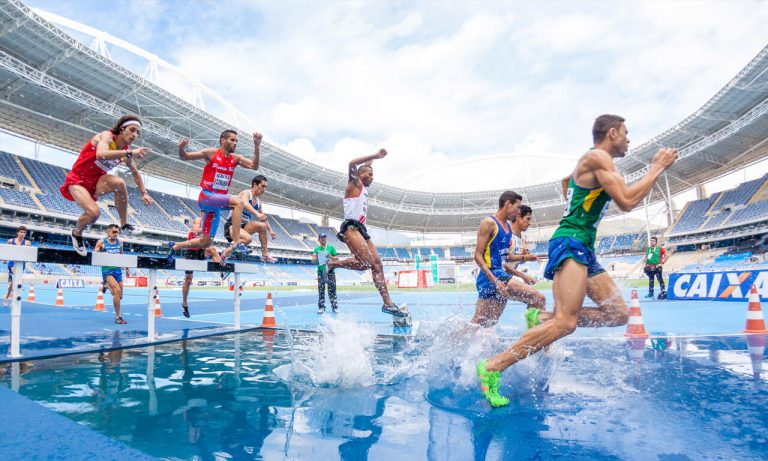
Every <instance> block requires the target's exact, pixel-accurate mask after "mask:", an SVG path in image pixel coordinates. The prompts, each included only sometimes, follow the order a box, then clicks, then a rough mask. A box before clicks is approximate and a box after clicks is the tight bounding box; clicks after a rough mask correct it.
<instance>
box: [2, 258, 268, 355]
mask: <svg viewBox="0 0 768 461" xmlns="http://www.w3.org/2000/svg"><path fill="white" fill-rule="evenodd" d="M38 250H41V251H38ZM41 256H42V257H41ZM0 259H5V260H7V261H13V262H14V263H15V264H14V267H13V269H12V270H13V290H12V294H13V300H12V301H11V344H10V348H9V352H8V356H9V357H12V358H17V357H21V346H20V344H21V296H22V293H21V290H22V282H23V280H22V279H23V276H24V272H23V271H21V270H19V266H20V264H21V263H36V262H47V263H72V264H85V265H91V266H115V267H121V268H125V267H127V268H130V269H137V268H139V269H147V270H148V271H149V275H148V277H147V288H148V295H147V341H148V342H154V341H155V340H156V339H157V333H156V328H155V315H154V310H155V297H156V296H157V295H156V293H157V291H156V290H157V269H158V268H161V269H169V270H181V271H202V272H220V271H222V270H227V267H222V268H220V269H217V268H216V267H217V266H213V267H214V269H209V262H208V261H198V260H190V259H182V258H179V259H176V260H174V262H173V263H172V264H171V263H167V262H166V261H165V260H163V258H162V257H160V258H158V257H154V258H153V257H145V256H137V255H125V254H109V253H91V255H90V258H88V257H81V256H79V255H77V254H76V253H74V252H73V251H64V252H61V251H56V252H54V251H53V250H49V249H41V248H39V247H32V246H30V247H28V246H17V245H3V244H0ZM89 259H90V260H89ZM147 260H149V261H147ZM210 264H213V263H210ZM228 267H232V265H231V264H230V265H228ZM258 270H259V267H258V266H257V265H256V264H245V263H234V270H233V271H232V272H233V273H234V283H235V290H234V300H233V303H234V316H235V325H234V327H235V329H238V330H239V329H240V328H241V324H240V295H241V293H240V274H241V273H251V274H253V273H258Z"/></svg>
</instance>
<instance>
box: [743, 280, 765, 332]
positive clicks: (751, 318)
mask: <svg viewBox="0 0 768 461" xmlns="http://www.w3.org/2000/svg"><path fill="white" fill-rule="evenodd" d="M744 333H768V330H766V329H765V319H764V318H763V308H762V307H760V296H758V294H757V287H755V285H752V288H750V289H749V310H748V311H747V327H746V328H744Z"/></svg>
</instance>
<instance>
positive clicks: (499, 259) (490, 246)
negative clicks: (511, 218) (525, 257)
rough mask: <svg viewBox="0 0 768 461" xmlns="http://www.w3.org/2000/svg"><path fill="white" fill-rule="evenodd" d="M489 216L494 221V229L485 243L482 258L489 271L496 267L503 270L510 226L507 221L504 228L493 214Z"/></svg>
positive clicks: (510, 236)
mask: <svg viewBox="0 0 768 461" xmlns="http://www.w3.org/2000/svg"><path fill="white" fill-rule="evenodd" d="M491 218H493V220H494V221H495V222H496V229H494V231H493V234H492V235H491V239H490V240H488V243H487V244H486V245H485V250H483V259H484V260H485V264H486V265H487V266H488V268H489V269H490V270H491V271H494V270H496V269H500V270H504V268H503V266H502V264H503V263H504V261H506V260H507V255H508V254H509V244H510V240H511V238H512V227H511V226H510V225H509V223H508V222H507V223H506V225H507V226H506V228H505V227H504V225H503V224H502V223H501V222H499V220H498V219H496V217H495V216H491Z"/></svg>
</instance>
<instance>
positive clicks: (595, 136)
mask: <svg viewBox="0 0 768 461" xmlns="http://www.w3.org/2000/svg"><path fill="white" fill-rule="evenodd" d="M622 123H624V117H620V116H618V115H611V114H603V115H601V116H599V117H597V118H596V119H595V124H594V125H592V140H593V141H594V142H595V144H598V143H601V142H603V140H604V139H605V136H606V135H607V134H608V131H609V130H610V129H611V128H616V129H617V130H618V129H619V127H621V124H622Z"/></svg>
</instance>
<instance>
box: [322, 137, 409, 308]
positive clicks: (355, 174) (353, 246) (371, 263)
mask: <svg viewBox="0 0 768 461" xmlns="http://www.w3.org/2000/svg"><path fill="white" fill-rule="evenodd" d="M386 155H387V151H386V150H384V149H379V151H378V152H376V153H375V154H372V155H368V156H366V157H360V158H356V159H354V160H352V161H351V162H349V178H348V181H347V189H346V191H345V193H344V222H343V223H341V227H339V233H338V237H339V240H341V241H342V242H344V243H345V244H346V245H347V247H349V251H351V252H352V257H351V258H346V259H337V260H332V261H329V262H328V271H331V270H333V269H336V268H343V269H352V270H358V271H364V270H367V269H370V270H371V274H372V275H373V283H374V285H376V289H377V290H379V294H380V295H381V300H382V301H383V302H384V305H383V306H382V308H381V310H382V312H384V313H387V314H390V315H394V316H395V317H407V316H408V312H407V310H406V309H405V306H404V305H403V306H402V307H398V306H397V305H396V304H395V303H394V302H392V298H390V297H389V291H388V290H387V281H386V279H385V278H384V269H383V266H382V264H381V257H380V256H379V252H378V251H376V246H375V245H374V244H373V242H372V241H371V236H370V235H368V229H366V228H365V217H366V215H367V213H368V189H367V188H368V186H370V185H371V183H372V182H373V167H372V166H371V164H372V163H373V161H374V160H376V159H381V158H384V157H386Z"/></svg>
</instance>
